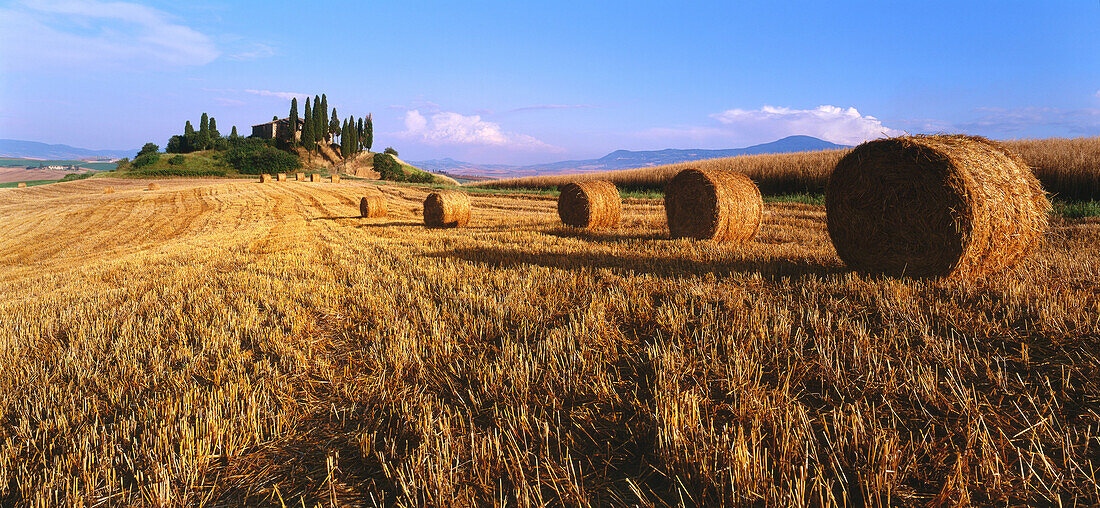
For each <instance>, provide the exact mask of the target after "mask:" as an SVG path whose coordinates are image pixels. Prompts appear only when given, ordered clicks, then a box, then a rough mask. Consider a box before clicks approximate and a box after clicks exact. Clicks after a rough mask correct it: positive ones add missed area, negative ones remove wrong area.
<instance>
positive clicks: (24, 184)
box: [15, 182, 27, 189]
mask: <svg viewBox="0 0 1100 508" xmlns="http://www.w3.org/2000/svg"><path fill="white" fill-rule="evenodd" d="M15 186H16V187H18V188H20V189H23V188H26V187H27V182H19V183H17V184H15Z"/></svg>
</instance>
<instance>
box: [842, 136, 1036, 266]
mask: <svg viewBox="0 0 1100 508" xmlns="http://www.w3.org/2000/svg"><path fill="white" fill-rule="evenodd" d="M825 207H826V215H827V221H828V226H829V236H830V237H831V238H832V240H833V245H834V246H836V251H837V254H839V255H840V258H841V259H842V260H844V262H845V263H846V264H847V265H848V266H849V267H851V268H853V269H856V270H860V271H866V272H872V273H883V274H889V275H904V276H911V277H942V276H952V277H979V276H982V275H987V274H991V273H995V272H997V271H1000V270H1002V269H1004V268H1007V267H1009V266H1011V265H1012V264H1013V263H1015V262H1016V261H1018V260H1020V259H1021V258H1023V257H1024V256H1026V255H1027V254H1029V253H1030V252H1031V251H1032V250H1033V249H1034V247H1035V246H1036V243H1037V241H1038V240H1039V239H1040V237H1041V236H1042V233H1043V231H1044V230H1045V229H1046V227H1047V213H1048V212H1049V211H1050V202H1049V201H1048V200H1047V198H1046V193H1045V192H1044V191H1043V189H1042V187H1041V186H1040V184H1039V181H1038V180H1037V179H1036V178H1035V176H1034V175H1033V174H1032V172H1031V169H1030V168H1029V167H1028V166H1027V164H1026V163H1025V162H1024V161H1023V160H1022V159H1021V158H1020V157H1019V156H1017V155H1015V154H1013V153H1011V152H1009V151H1008V150H1007V149H1005V148H1004V147H1002V146H1000V145H998V144H996V143H993V142H991V141H989V140H987V139H985V138H980V137H973V136H905V137H899V138H891V139H881V140H876V141H870V142H867V143H863V144H862V145H859V146H858V147H856V148H855V149H854V150H852V151H851V152H850V153H849V154H848V155H846V156H844V158H843V159H841V160H840V162H839V163H837V166H836V169H835V170H834V171H833V174H832V177H831V178H830V180H829V185H828V188H827V189H826V192H825Z"/></svg>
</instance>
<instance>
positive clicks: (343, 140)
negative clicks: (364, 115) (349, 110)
mask: <svg viewBox="0 0 1100 508" xmlns="http://www.w3.org/2000/svg"><path fill="white" fill-rule="evenodd" d="M352 137H353V135H352V133H351V122H350V120H344V126H343V128H342V129H341V130H340V151H341V152H343V154H344V158H345V159H346V158H348V157H351V142H352Z"/></svg>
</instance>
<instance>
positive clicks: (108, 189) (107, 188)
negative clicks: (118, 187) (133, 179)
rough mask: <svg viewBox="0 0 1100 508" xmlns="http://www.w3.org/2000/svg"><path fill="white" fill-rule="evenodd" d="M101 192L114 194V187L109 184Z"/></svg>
mask: <svg viewBox="0 0 1100 508" xmlns="http://www.w3.org/2000/svg"><path fill="white" fill-rule="evenodd" d="M103 193H104V194H114V193H115V188H114V187H110V186H107V187H104V188H103Z"/></svg>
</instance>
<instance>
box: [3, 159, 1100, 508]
mask: <svg viewBox="0 0 1100 508" xmlns="http://www.w3.org/2000/svg"><path fill="white" fill-rule="evenodd" d="M160 184H161V186H160V189H159V190H145V183H135V182H125V181H117V180H116V181H112V182H111V185H112V187H114V190H115V192H114V193H113V194H104V193H103V186H104V183H103V181H102V180H85V181H80V182H73V183H67V184H57V185H51V186H43V187H36V188H33V189H22V190H4V191H0V231H3V233H2V235H0V322H2V323H3V326H0V422H2V423H0V504H4V505H7V504H30V503H32V502H33V503H40V504H45V505H50V504H52V505H74V504H86V505H96V504H103V503H108V504H113V505H165V504H167V505H175V504H194V505H233V506H235V505H239V504H242V503H247V504H264V505H276V506H278V505H286V506H292V505H294V506H302V505H306V506H312V505H315V504H325V505H328V504H334V505H354V504H368V505H370V504H409V505H436V506H442V505H450V506H471V505H488V504H498V505H504V504H507V505H519V506H529V505H542V504H568V505H594V506H598V505H636V504H640V505H649V504H687V505H701V504H706V505H718V504H727V505H728V504H739V503H745V504H751V503H759V502H762V501H763V502H767V503H769V504H777V505H810V504H813V505H816V504H821V503H825V504H833V503H838V504H842V503H858V504H887V503H892V504H901V505H926V504H956V503H966V502H971V503H978V504H985V503H993V502H996V503H1010V504H1018V503H1042V504H1047V503H1054V502H1057V501H1061V502H1063V503H1067V502H1069V501H1072V500H1077V501H1083V502H1085V503H1096V502H1098V501H1100V487H1098V486H1097V480H1098V479H1100V473H1098V472H1097V470H1096V469H1097V466H1100V441H1098V439H1100V437H1098V436H1100V415H1098V408H1100V386H1098V383H1100V359H1098V351H1100V317H1098V316H1100V288H1098V284H1097V281H1100V223H1098V222H1097V221H1096V220H1095V219H1086V220H1078V221H1065V220H1061V219H1055V220H1054V222H1053V224H1052V230H1051V231H1050V233H1049V234H1048V235H1047V236H1046V237H1045V239H1044V241H1043V245H1042V247H1041V248H1040V249H1039V251H1038V253H1037V254H1036V255H1035V256H1034V257H1033V258H1031V259H1029V260H1028V261H1026V262H1024V263H1023V264H1022V265H1021V266H1019V267H1017V268H1016V269H1013V270H1011V271H1009V272H1008V273H1004V274H1001V275H997V276H993V277H991V278H988V279H986V280H983V281H980V282H976V283H963V282H958V281H911V280H902V279H892V278H871V277H867V276H863V275H857V274H852V273H849V272H847V271H846V270H845V269H844V267H843V265H842V264H841V262H840V261H839V259H838V258H837V256H836V253H835V251H834V250H833V247H832V245H831V243H830V242H829V238H828V235H827V233H826V229H825V220H824V210H823V208H822V207H817V206H810V205H797V204H767V205H765V210H764V215H763V223H762V225H761V228H760V230H759V233H758V235H757V236H756V238H755V239H754V240H753V241H752V242H751V243H749V244H747V245H745V246H736V245H715V244H713V243H709V242H697V241H691V240H668V239H667V233H666V231H665V227H664V212H663V209H662V208H661V204H660V202H659V201H648V200H629V199H628V200H626V201H625V202H624V209H623V227H622V228H621V229H619V230H612V231H601V232H590V233H589V232H577V231H574V230H571V229H566V228H564V227H562V226H560V223H558V222H557V220H556V213H555V208H554V205H555V200H554V198H551V197H542V196H526V195H492V196H489V195H476V194H475V195H472V197H471V201H472V204H473V216H472V220H471V222H470V224H469V226H468V227H465V228H458V229H425V228H423V227H422V223H421V210H420V208H421V203H422V201H423V199H424V197H425V196H426V195H427V191H426V190H422V189H419V188H414V187H404V186H402V187H398V186H387V187H381V188H380V190H381V192H382V193H384V194H385V195H386V196H387V198H388V199H389V200H390V201H389V206H388V208H389V213H388V216H387V217H384V218H379V219H363V218H360V217H359V213H358V208H357V207H358V204H359V199H360V197H362V196H363V195H365V189H364V187H365V186H366V184H363V183H355V182H347V183H343V184H327V183H326V184H324V185H314V184H301V183H296V182H288V183H284V184H259V183H252V182H248V183H245V182H232V181H201V180H193V181H188V180H165V181H161V182H160Z"/></svg>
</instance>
